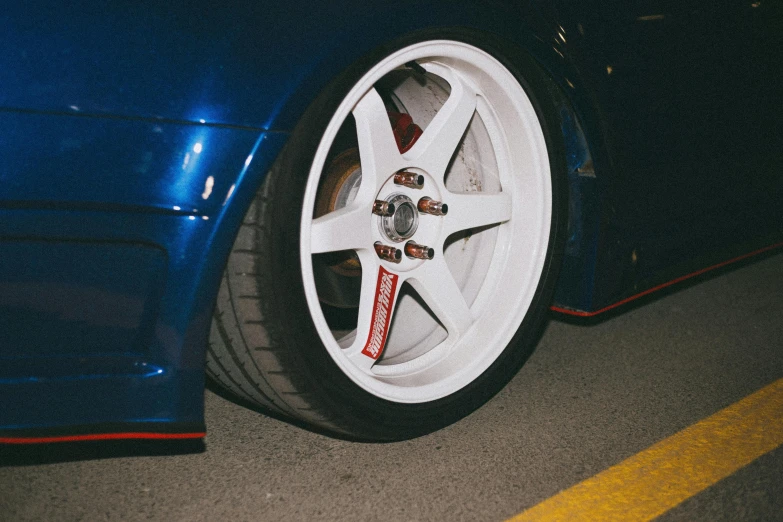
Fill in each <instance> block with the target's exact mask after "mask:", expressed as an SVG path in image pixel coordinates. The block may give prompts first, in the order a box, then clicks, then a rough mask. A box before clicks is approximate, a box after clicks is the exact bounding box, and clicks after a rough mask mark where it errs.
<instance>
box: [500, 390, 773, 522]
mask: <svg viewBox="0 0 783 522" xmlns="http://www.w3.org/2000/svg"><path fill="white" fill-rule="evenodd" d="M781 444H783V379H778V380H777V381H775V382H773V383H772V384H769V385H768V386H766V387H764V388H762V389H761V390H759V391H757V392H755V393H753V394H752V395H749V396H748V397H745V398H744V399H742V400H741V401H739V402H737V403H735V404H732V405H731V406H729V407H728V408H726V409H724V410H721V411H719V412H718V413H716V414H715V415H712V416H710V417H707V418H706V419H704V420H701V421H699V422H697V423H696V424H694V425H693V426H690V427H688V428H685V429H684V430H682V431H680V432H679V433H676V434H674V435H672V436H671V437H669V438H667V439H664V440H662V441H660V442H658V443H657V444H654V445H653V446H651V447H649V448H648V449H646V450H644V451H642V452H641V453H638V454H636V455H634V456H633V457H630V458H628V459H626V460H624V461H623V462H621V463H619V464H617V465H615V466H612V467H611V468H609V469H607V470H605V471H602V472H601V473H599V474H598V475H595V476H594V477H591V478H589V479H587V480H585V481H583V482H580V483H579V484H577V485H575V486H573V487H571V488H569V489H567V490H565V491H561V492H560V493H558V494H557V495H555V496H554V497H551V498H549V499H547V500H545V501H543V502H541V503H540V504H537V505H535V506H533V507H532V508H530V509H528V510H526V511H523V512H522V513H520V514H519V515H517V516H515V517H514V518H512V519H510V521H509V522H512V521H513V522H522V521H526V520H544V521H546V520H600V521H603V520H651V519H653V518H655V517H657V516H659V515H661V514H663V513H665V512H666V511H668V510H670V509H671V508H673V507H674V506H676V505H677V504H679V503H681V502H683V501H684V500H686V499H688V498H690V497H692V496H694V495H696V494H697V493H699V492H700V491H703V490H705V489H706V488H708V487H709V486H711V485H713V484H715V483H716V482H718V481H719V480H721V479H723V478H726V477H728V476H729V475H731V474H732V473H734V472H735V471H737V470H738V469H740V468H741V467H743V466H746V465H747V464H749V463H751V462H752V461H754V460H755V459H757V458H758V457H760V456H762V455H764V454H765V453H768V452H770V451H772V450H774V449H775V448H777V447H778V446H780V445H781Z"/></svg>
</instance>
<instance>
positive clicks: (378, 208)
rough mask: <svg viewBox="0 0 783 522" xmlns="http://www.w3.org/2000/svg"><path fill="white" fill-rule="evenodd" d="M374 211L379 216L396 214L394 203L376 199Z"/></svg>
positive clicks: (373, 205)
mask: <svg viewBox="0 0 783 522" xmlns="http://www.w3.org/2000/svg"><path fill="white" fill-rule="evenodd" d="M372 213H373V214H376V215H378V216H391V215H392V214H394V203H389V202H388V201H383V200H381V199H376V200H375V203H373V204H372Z"/></svg>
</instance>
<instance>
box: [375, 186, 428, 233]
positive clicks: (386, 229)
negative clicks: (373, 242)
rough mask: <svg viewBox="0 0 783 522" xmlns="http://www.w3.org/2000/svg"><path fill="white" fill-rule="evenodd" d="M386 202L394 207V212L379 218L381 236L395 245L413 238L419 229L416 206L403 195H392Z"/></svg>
mask: <svg viewBox="0 0 783 522" xmlns="http://www.w3.org/2000/svg"><path fill="white" fill-rule="evenodd" d="M386 201H388V202H389V203H391V204H393V205H394V212H393V213H392V214H391V215H390V216H383V217H381V218H380V228H381V232H382V233H383V235H385V236H386V237H387V238H389V240H390V241H394V242H395V243H399V242H400V241H405V240H406V239H410V238H411V237H413V234H415V233H416V229H417V228H419V211H418V209H417V208H416V204H415V203H414V202H413V200H412V199H411V198H409V197H408V196H406V195H404V194H392V195H391V196H389V197H388V198H386Z"/></svg>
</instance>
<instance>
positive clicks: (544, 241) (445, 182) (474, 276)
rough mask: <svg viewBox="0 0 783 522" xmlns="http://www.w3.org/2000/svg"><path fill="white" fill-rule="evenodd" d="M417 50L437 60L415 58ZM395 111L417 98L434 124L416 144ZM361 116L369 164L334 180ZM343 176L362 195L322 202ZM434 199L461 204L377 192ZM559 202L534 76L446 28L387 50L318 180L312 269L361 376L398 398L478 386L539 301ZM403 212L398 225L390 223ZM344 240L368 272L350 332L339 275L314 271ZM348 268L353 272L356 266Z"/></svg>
mask: <svg viewBox="0 0 783 522" xmlns="http://www.w3.org/2000/svg"><path fill="white" fill-rule="evenodd" d="M411 62H414V63H415V64H418V66H419V67H421V68H422V69H423V70H421V69H420V70H416V69H418V67H416V65H411V66H406V64H410V63H411ZM412 67H413V68H412ZM414 68H416V69H414ZM424 71H426V73H424ZM390 111H391V112H401V113H407V114H408V115H410V116H411V117H412V120H413V122H414V123H415V124H418V125H420V126H421V128H422V129H423V133H422V134H421V136H420V137H419V138H418V140H417V141H415V142H414V144H413V146H412V147H411V148H410V149H408V150H407V151H405V152H401V147H400V146H399V144H398V143H397V140H396V139H395V134H394V132H393V128H392V125H391V123H390V116H389V112H390ZM354 127H355V129H356V131H355V132H356V142H357V145H358V152H359V154H358V156H359V158H360V164H357V165H356V166H355V170H356V173H357V174H358V175H356V174H355V175H353V176H350V175H349V176H343V179H344V180H345V183H344V184H343V185H340V184H331V183H330V184H329V185H328V186H325V184H324V176H325V173H326V172H327V171H328V167H329V165H328V164H329V161H330V159H332V158H335V157H339V155H340V154H339V153H342V152H344V151H343V150H339V148H340V147H342V148H345V147H346V144H345V143H343V142H340V141H339V140H337V143H336V138H337V137H338V134H340V133H341V131H343V132H345V130H346V129H348V128H354ZM335 149H338V150H335ZM399 172H409V173H415V174H416V175H419V176H423V179H424V183H423V185H422V186H421V187H420V188H413V187H410V186H405V185H400V184H397V183H395V174H396V173H399ZM345 185H349V186H345ZM319 187H321V190H320V191H319ZM341 191H342V192H344V193H346V194H347V197H346V198H343V200H342V201H339V202H338V203H337V204H336V205H333V208H329V211H328V213H325V214H323V215H320V216H319V217H317V218H314V217H313V216H316V215H318V214H319V213H317V212H316V201H317V200H319V198H320V199H322V200H323V199H335V198H334V194H340V192H341ZM422 198H430V199H431V200H434V201H438V202H442V203H443V204H444V205H447V209H448V211H447V213H446V214H445V215H431V214H425V213H422V212H414V213H410V212H409V209H410V208H411V207H410V204H409V205H408V206H405V205H404V204H400V203H398V204H397V205H396V207H397V208H396V209H395V210H396V212H395V213H394V215H392V216H389V217H383V216H379V215H376V214H373V212H372V209H373V204H374V202H375V201H387V200H388V201H393V200H396V201H408V202H412V203H413V205H416V204H417V203H418V202H419V201H420V200H421V199H422ZM551 212H552V186H551V174H550V169H549V157H548V155H547V148H546V140H545V138H544V134H543V131H542V128H541V125H540V124H539V121H538V117H537V115H536V111H535V109H534V107H533V105H532V104H531V102H530V99H529V98H528V96H527V94H526V93H525V91H524V89H523V88H522V87H521V86H520V84H519V83H518V81H517V80H516V79H515V78H514V76H513V75H512V74H511V73H510V72H509V71H508V70H507V69H506V68H505V67H504V66H503V65H502V64H501V63H500V62H498V61H497V60H496V59H495V58H493V57H492V56H490V55H489V54H487V53H486V52H484V51H482V50H480V49H478V48H476V47H473V46H471V45H468V44H465V43H462V42H455V41H443V40H441V41H428V42H421V43H417V44H414V45H411V46H408V47H405V48H404V49H401V50H399V51H397V52H395V53H393V54H391V55H390V56H388V57H386V58H385V59H384V60H382V61H380V62H379V63H378V64H377V65H376V66H375V67H373V68H372V69H371V70H370V71H369V72H367V74H365V75H364V76H363V77H362V78H361V80H360V81H359V82H358V83H357V84H356V85H355V86H354V87H353V88H352V89H351V90H350V91H349V92H348V94H347V96H346V97H345V99H344V100H343V102H342V103H341V104H340V105H339V107H338V109H337V112H336V113H335V115H334V116H333V117H332V119H331V121H330V122H329V125H328V126H327V128H326V130H325V132H324V136H323V139H322V140H321V142H320V145H319V147H318V150H317V152H316V154H315V159H314V161H313V165H312V168H311V170H310V175H309V177H308V180H307V186H306V192H305V198H304V212H303V214H302V221H301V235H300V237H301V246H300V251H301V266H302V277H303V280H304V284H305V294H306V297H307V303H308V306H309V309H310V313H311V314H312V317H313V320H314V322H315V326H316V328H317V330H318V334H319V336H320V338H321V341H322V342H323V344H324V346H325V348H326V350H327V351H328V352H329V354H330V355H331V357H332V358H333V359H334V361H335V363H336V364H337V365H338V366H339V367H340V369H341V370H342V371H343V372H345V374H346V375H348V376H349V377H350V378H351V380H353V381H354V382H355V383H356V384H357V385H359V386H360V387H362V388H363V389H364V390H366V391H368V392H369V393H372V394H373V395H376V396H378V397H381V398H383V399H386V400H389V401H395V402H403V403H419V402H428V401H433V400H436V399H439V398H442V397H445V396H447V395H450V394H452V393H454V392H456V391H457V390H460V389H461V388H463V387H465V386H466V385H467V384H469V383H470V382H472V381H474V380H475V379H476V378H477V377H478V376H479V375H481V373H483V372H484V371H485V370H486V369H487V368H488V367H489V366H490V365H491V364H492V363H493V362H494V361H495V360H496V359H497V358H498V356H499V355H500V353H501V352H502V351H503V350H504V349H505V347H506V346H507V345H508V343H509V342H510V340H511V338H512V337H513V336H514V334H515V333H516V331H517V329H518V328H519V326H520V324H521V323H522V319H523V318H524V317H525V315H526V313H527V311H528V309H529V307H530V305H531V303H532V301H533V296H534V295H535V292H536V289H537V287H538V283H539V280H540V278H541V274H542V271H543V268H544V259H545V253H546V252H547V248H548V244H549V235H550V234H549V232H550V221H551ZM410 221H412V222H413V227H411V226H410V224H411V223H410ZM389 222H392V224H391V227H390V228H391V229H392V230H391V231H387V230H386V228H385V227H384V224H386V223H389ZM395 226H396V227H397V228H398V229H399V230H395V229H394V227H395ZM411 228H412V229H413V230H406V229H411ZM395 232H396V233H395ZM409 241H412V242H414V243H416V244H419V245H426V246H427V247H429V248H431V249H432V250H433V251H434V256H433V258H432V259H431V260H429V259H418V258H412V257H409V256H408V255H406V254H405V253H404V251H405V245H406V244H407V243H408V242H409ZM376 244H382V245H385V246H390V247H394V248H396V249H398V251H401V252H399V254H400V259H399V260H397V261H396V262H395V261H390V260H384V259H381V258H380V257H379V255H378V253H377V252H376V248H375V245H376ZM335 252H340V253H342V254H354V255H355V256H357V257H358V260H359V262H360V264H361V269H360V270H357V271H356V274H355V276H354V277H358V278H361V283H360V284H357V285H356V286H357V287H358V288H357V289H356V290H354V291H355V292H356V291H358V292H357V293H358V294H359V295H358V296H357V297H358V317H357V323H356V325H355V327H354V328H351V329H350V330H349V331H346V328H345V326H344V325H335V324H330V323H329V321H328V320H327V319H326V317H325V314H324V310H323V308H324V306H325V304H324V303H325V302H327V303H328V302H331V301H332V299H328V298H324V297H323V296H319V288H324V287H325V286H326V285H325V284H321V283H320V281H318V280H317V277H328V275H327V276H322V275H321V274H318V275H316V273H315V272H314V270H313V263H314V262H315V263H316V264H318V263H319V262H320V263H322V264H328V263H329V262H330V259H328V258H329V257H331V259H332V260H333V259H334V258H335V257H337V258H338V259H340V258H341V257H343V256H334V255H333V254H334V253H335ZM322 254H326V256H322ZM320 257H326V258H327V259H326V261H321V259H320ZM344 257H350V255H345V256H344ZM342 262H343V263H344V262H345V261H342ZM348 277H350V276H348ZM333 279H338V284H339V283H340V281H339V279H344V277H335V278H333ZM348 284H350V283H348ZM352 290H353V289H352ZM321 293H322V294H324V293H327V292H326V291H322V292H321ZM327 306H328V305H327ZM384 318H385V320H384Z"/></svg>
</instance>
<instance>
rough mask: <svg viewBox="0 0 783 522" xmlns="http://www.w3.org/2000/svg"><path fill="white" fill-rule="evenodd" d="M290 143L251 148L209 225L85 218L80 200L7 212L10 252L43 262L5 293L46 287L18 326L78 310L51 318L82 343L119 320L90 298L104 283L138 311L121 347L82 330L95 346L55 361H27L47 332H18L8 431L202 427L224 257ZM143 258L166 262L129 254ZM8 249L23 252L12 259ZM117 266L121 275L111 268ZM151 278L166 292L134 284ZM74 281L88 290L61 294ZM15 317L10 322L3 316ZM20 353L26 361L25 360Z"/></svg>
mask: <svg viewBox="0 0 783 522" xmlns="http://www.w3.org/2000/svg"><path fill="white" fill-rule="evenodd" d="M286 137H287V136H286V135H285V134H281V133H271V134H270V133H265V134H261V135H259V136H258V137H256V140H255V141H254V142H252V143H250V144H249V146H248V148H247V149H246V150H242V153H241V154H240V155H239V157H238V160H239V161H238V166H236V168H235V169H234V171H233V174H231V179H233V182H234V184H235V190H234V191H233V193H232V195H231V197H230V198H228V199H227V200H225V199H224V198H223V197H221V200H222V201H225V204H222V203H221V205H219V206H218V207H217V209H216V210H215V211H214V212H213V213H211V214H210V215H209V216H207V215H192V214H191V215H183V214H177V213H161V212H158V211H152V212H150V211H140V210H139V208H135V207H134V208H128V207H116V208H115V207H112V208H106V209H104V208H100V207H99V208H91V209H84V208H80V207H81V206H82V204H81V203H80V204H75V205H74V204H71V205H70V206H69V207H67V208H58V207H57V206H54V208H28V207H19V206H16V205H13V206H12V208H0V245H3V248H6V246H10V247H13V246H14V245H24V247H23V248H22V247H20V248H21V249H22V250H24V252H21V253H22V254H24V255H23V257H21V258H20V259H18V260H17V263H20V264H26V263H29V262H33V263H37V264H38V265H39V266H38V267H36V266H35V264H34V265H32V266H30V267H29V268H27V269H25V270H22V271H21V276H20V274H19V273H18V272H17V271H15V272H13V273H12V272H7V273H4V277H3V278H2V280H3V283H4V284H5V282H6V281H9V280H11V281H14V280H15V279H16V278H20V277H21V278H25V281H26V284H27V285H28V288H32V286H34V285H38V288H37V289H36V294H35V295H32V296H28V298H27V301H26V302H25V303H23V304H19V303H16V307H15V308H14V309H13V310H11V312H12V313H11V316H12V317H13V316H14V315H18V314H23V313H25V311H29V309H30V308H37V309H42V310H58V311H66V310H67V311H69V313H58V314H56V316H55V317H50V319H52V320H53V321H52V322H51V323H50V327H51V328H61V329H63V331H65V332H74V335H77V336H78V335H79V332H80V329H81V328H83V327H84V326H85V325H86V324H87V323H89V322H90V321H93V322H94V321H96V320H99V319H98V318H99V317H100V314H101V312H103V313H108V312H111V311H112V310H110V309H108V310H107V309H102V310H98V309H96V307H101V306H106V303H105V302H104V300H103V299H102V298H100V294H97V293H96V292H92V293H91V290H92V289H94V288H95V287H96V286H99V287H100V288H101V289H103V290H104V291H106V292H111V301H112V302H113V307H114V308H116V307H117V306H123V305H122V303H125V304H126V305H127V308H128V310H126V311H130V312H132V313H131V315H130V317H127V318H126V319H127V320H128V321H129V324H122V325H115V327H114V329H113V330H111V331H110V332H108V333H107V334H108V335H111V336H112V338H113V342H111V343H107V344H101V343H98V342H97V340H98V339H99V336H100V331H99V329H98V330H96V329H94V328H87V329H85V330H81V333H82V334H83V335H81V339H80V340H81V341H82V342H83V341H87V340H89V339H91V338H94V339H95V340H96V344H95V345H92V346H86V345H84V344H80V342H76V341H75V340H74V342H73V343H72V344H71V348H72V349H71V350H70V352H69V353H68V352H67V351H66V349H65V348H66V347H65V345H63V349H62V350H58V353H57V356H56V357H52V355H53V354H52V353H46V347H45V346H41V347H40V349H39V350H38V351H39V352H40V353H39V354H38V355H39V356H35V355H36V354H34V353H26V352H27V347H29V346H32V347H33V348H35V346H38V344H37V343H38V339H37V338H36V335H37V332H31V331H29V330H28V328H27V327H28V326H31V325H29V322H28V323H16V324H15V330H14V331H13V332H11V333H10V334H8V335H11V336H12V337H13V336H15V337H16V338H15V339H12V340H16V341H20V340H21V341H25V345H24V346H21V347H19V346H14V347H7V348H6V347H5V346H4V347H2V349H0V368H3V370H2V372H0V404H2V405H3V407H2V408H0V426H2V427H3V428H8V429H17V430H24V429H29V428H39V429H42V428H56V427H62V426H85V425H98V424H110V425H113V426H117V425H118V423H119V424H122V423H129V422H130V423H136V422H144V423H150V422H153V423H155V422H163V423H176V424H181V425H194V424H196V425H198V424H201V423H203V389H204V354H203V350H204V343H205V340H206V336H207V333H208V331H209V325H210V315H211V311H212V306H213V303H214V296H215V293H216V291H217V286H218V284H219V280H220V274H221V271H222V267H223V264H224V262H225V255H226V252H227V251H228V249H229V248H230V246H231V243H232V242H233V237H234V232H235V231H234V228H235V227H236V226H237V225H238V222H239V220H240V219H241V217H242V215H243V214H244V209H245V208H246V205H247V204H248V198H249V197H252V194H253V192H254V190H255V187H257V186H258V184H259V183H260V180H261V179H262V177H263V174H264V173H265V172H266V171H267V170H268V168H269V166H270V164H271V162H272V161H273V160H274V158H275V156H276V155H277V153H278V151H279V149H280V147H281V146H282V145H283V143H284V142H285V139H286ZM173 153H174V154H180V153H181V150H180V149H178V148H175V150H174V151H173ZM251 154H252V156H253V157H252V159H251V160H250V161H247V158H248V156H250V155H251ZM246 162H247V164H245V163H246ZM163 163H164V164H166V162H163ZM226 172H230V171H228V170H227V171H226ZM251 187H252V188H251ZM150 208H154V207H150ZM65 238H67V239H68V241H65ZM46 243H49V244H48V246H47V245H46ZM141 245H143V246H141ZM101 247H102V248H101ZM134 249H136V250H140V251H141V252H144V253H147V252H158V253H157V254H136V255H135V256H134V255H129V252H131V251H134ZM9 252H11V253H10V254H9V255H12V253H13V250H9ZM163 252H165V256H163V254H162V253H163ZM145 256H146V258H147V261H146V265H149V266H147V268H146V270H145V262H144V259H145ZM120 258H122V259H120ZM35 260H38V261H35ZM96 263H97V266H96V265H95V264H96ZM107 264H109V265H113V267H111V268H110V269H106V265H107ZM25 266H26V265H25ZM124 267H125V268H124ZM38 268H42V270H43V271H38V270H37V269H38ZM104 269H105V270H104ZM36 272H37V273H38V274H39V278H38V279H36V278H35V274H36ZM150 272H151V274H150ZM159 272H162V273H160V274H159ZM47 275H48V277H47ZM146 276H149V277H152V278H153V279H155V278H158V283H159V284H157V285H150V284H149V283H147V284H142V285H139V284H135V283H137V282H139V281H145V277H146ZM163 281H165V283H164V282H163ZM64 282H68V284H70V285H71V287H72V288H74V289H77V288H78V289H79V291H73V292H66V291H61V290H62V288H61V287H58V286H57V285H60V284H62V283H64ZM17 284H18V283H17ZM150 286H154V289H151V288H150ZM58 288H59V290H57V289H58ZM150 290H151V291H153V294H154V292H159V295H158V296H157V297H154V298H150V297H148V301H149V302H150V303H151V306H153V308H157V313H155V314H153V317H149V316H147V315H145V313H144V311H146V309H145V308H144V306H142V309H143V310H144V311H139V306H140V305H139V303H138V302H139V300H140V295H147V294H145V292H146V291H150ZM96 295H97V296H98V298H96ZM104 297H105V296H104ZM86 300H89V302H87V301H86ZM4 303H5V301H4ZM31 303H32V304H31ZM5 311H6V312H8V311H9V310H8V309H7V308H6V310H5ZM114 311H116V310H114ZM134 313H135V315H133V314H134ZM112 316H113V314H112ZM6 318H8V314H4V315H3V319H4V320H5V319H6ZM28 321H29V319H28ZM144 321H150V323H151V324H150V327H149V328H139V326H142V325H143V324H144ZM137 325H138V326H137ZM125 327H127V328H125ZM137 334H138V335H137ZM96 336H97V337H96ZM57 338H58V337H57V336H54V339H57ZM41 343H43V340H41ZM123 343H124V344H123ZM42 350H43V351H42ZM20 351H23V352H25V353H24V356H23V357H20V355H21V354H20V353H19V352H20ZM24 375H26V376H27V377H26V378H24V377H23V376H24ZM115 429H116V428H115Z"/></svg>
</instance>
